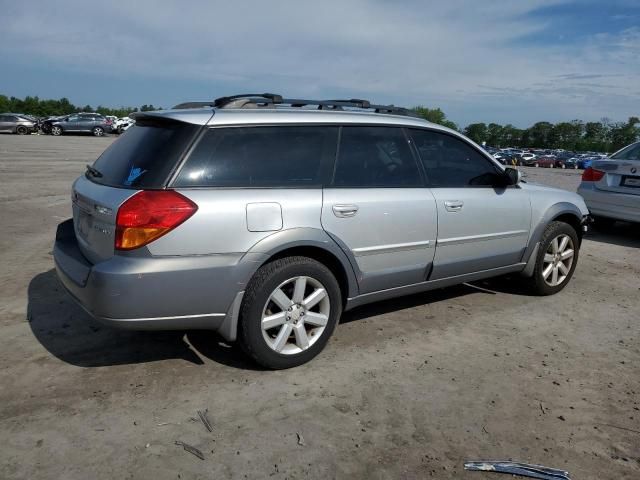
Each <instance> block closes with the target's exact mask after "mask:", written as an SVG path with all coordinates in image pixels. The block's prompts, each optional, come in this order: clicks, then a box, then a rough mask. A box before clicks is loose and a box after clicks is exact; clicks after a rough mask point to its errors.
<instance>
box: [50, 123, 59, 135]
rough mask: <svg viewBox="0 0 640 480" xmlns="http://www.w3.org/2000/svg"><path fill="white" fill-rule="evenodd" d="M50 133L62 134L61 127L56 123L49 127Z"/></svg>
mask: <svg viewBox="0 0 640 480" xmlns="http://www.w3.org/2000/svg"><path fill="white" fill-rule="evenodd" d="M51 135H55V136H56V137H59V136H60V135H62V128H60V127H58V126H57V125H54V126H53V127H51Z"/></svg>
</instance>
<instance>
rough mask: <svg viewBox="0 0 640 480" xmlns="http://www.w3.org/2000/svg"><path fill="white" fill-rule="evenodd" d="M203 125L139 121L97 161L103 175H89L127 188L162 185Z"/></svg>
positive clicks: (96, 167) (92, 179) (92, 178)
mask: <svg viewBox="0 0 640 480" xmlns="http://www.w3.org/2000/svg"><path fill="white" fill-rule="evenodd" d="M199 128H200V127H199V126H197V125H191V124H188V123H182V122H173V121H161V122H158V121H145V120H139V121H138V122H137V123H136V125H135V126H133V127H131V128H129V129H128V130H127V131H126V132H124V133H123V134H122V135H121V136H120V138H118V139H117V140H116V141H115V142H113V143H112V144H111V146H110V147H109V148H107V149H106V150H105V151H104V153H103V154H102V155H100V157H99V158H98V159H97V160H96V162H95V163H94V164H93V167H94V168H95V169H96V170H98V171H99V172H100V173H101V174H102V176H101V177H98V176H95V175H88V178H89V179H90V180H91V181H93V182H95V183H100V184H103V185H108V186H112V187H124V188H136V189H138V188H161V187H163V186H164V185H165V183H166V182H167V179H168V177H169V175H170V174H171V172H172V171H173V169H174V168H175V167H176V164H177V162H178V160H179V159H180V157H181V156H182V154H183V153H184V151H185V150H186V148H187V147H188V145H189V144H190V143H191V141H192V140H193V138H194V136H195V134H196V133H197V132H198V129H199Z"/></svg>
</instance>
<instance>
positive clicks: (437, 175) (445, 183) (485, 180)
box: [410, 129, 498, 187]
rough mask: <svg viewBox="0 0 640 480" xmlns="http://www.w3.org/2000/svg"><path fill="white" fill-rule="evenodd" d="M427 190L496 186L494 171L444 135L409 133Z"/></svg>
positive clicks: (472, 150) (476, 153)
mask: <svg viewBox="0 0 640 480" xmlns="http://www.w3.org/2000/svg"><path fill="white" fill-rule="evenodd" d="M410 132H411V137H412V138H413V141H414V144H415V146H416V148H417V149H418V153H419V154H420V159H421V160H422V164H423V165H424V168H425V171H426V173H427V180H428V182H429V186H431V187H478V186H492V185H495V183H496V177H497V176H498V169H497V167H496V166H495V165H493V164H492V163H491V161H490V160H488V159H487V158H486V157H485V156H484V155H483V154H482V153H480V152H479V151H478V150H476V149H475V148H473V147H472V146H471V145H469V144H468V143H466V142H464V141H463V140H460V139H458V138H456V137H454V136H452V135H448V134H446V133H441V132H435V131H432V130H418V129H411V130H410Z"/></svg>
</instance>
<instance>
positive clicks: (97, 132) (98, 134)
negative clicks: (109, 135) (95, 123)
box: [91, 127, 104, 137]
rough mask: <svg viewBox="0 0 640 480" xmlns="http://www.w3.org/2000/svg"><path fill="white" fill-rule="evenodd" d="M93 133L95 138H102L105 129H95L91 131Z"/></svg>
mask: <svg viewBox="0 0 640 480" xmlns="http://www.w3.org/2000/svg"><path fill="white" fill-rule="evenodd" d="M91 133H93V136H94V137H101V136H103V135H104V128H102V127H93V130H91Z"/></svg>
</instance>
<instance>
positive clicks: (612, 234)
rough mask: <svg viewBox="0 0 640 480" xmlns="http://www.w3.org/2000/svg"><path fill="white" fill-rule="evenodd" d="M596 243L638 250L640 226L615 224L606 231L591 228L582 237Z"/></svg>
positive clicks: (636, 224) (639, 245)
mask: <svg viewBox="0 0 640 480" xmlns="http://www.w3.org/2000/svg"><path fill="white" fill-rule="evenodd" d="M584 238H585V239H587V240H591V241H593V242H598V243H609V244H612V245H618V246H619V247H632V248H640V224H638V223H625V222H616V223H615V224H614V225H612V226H611V227H609V228H608V229H607V230H597V229H595V228H593V229H592V230H590V231H589V233H588V234H587V235H586V236H585V237H584Z"/></svg>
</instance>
